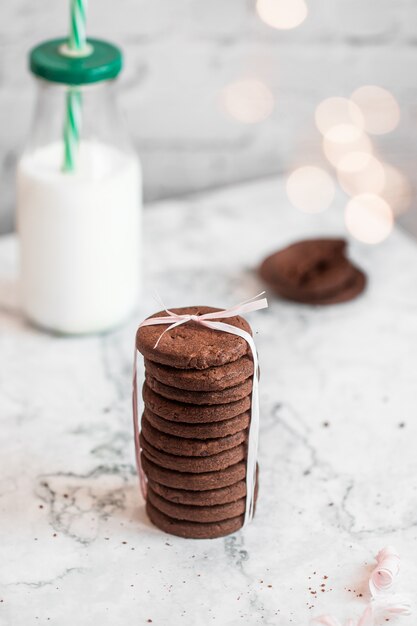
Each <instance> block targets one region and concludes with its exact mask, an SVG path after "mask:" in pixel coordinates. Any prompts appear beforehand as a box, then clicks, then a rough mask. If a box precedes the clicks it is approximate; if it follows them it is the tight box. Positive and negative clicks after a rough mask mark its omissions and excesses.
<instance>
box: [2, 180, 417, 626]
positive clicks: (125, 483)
mask: <svg viewBox="0 0 417 626" xmlns="http://www.w3.org/2000/svg"><path fill="white" fill-rule="evenodd" d="M343 203H344V200H343V198H338V199H337V200H336V202H335V204H334V206H333V207H332V209H331V210H329V211H327V212H325V213H323V214H321V215H319V216H317V215H315V216H311V215H304V214H302V213H300V212H298V211H297V210H296V209H294V208H291V207H290V206H289V205H288V202H287V201H286V199H285V193H284V189H283V185H282V183H281V182H280V180H267V181H262V182H258V183H253V184H247V185H244V186H240V187H236V188H229V189H225V190H221V191H217V192H214V193H208V194H202V195H199V196H193V197H191V198H188V199H185V200H180V201H171V202H162V203H159V204H157V205H153V206H152V207H148V209H147V210H146V212H145V218H144V229H145V236H144V258H145V267H146V271H145V281H144V290H143V297H142V300H141V304H140V307H139V310H138V311H137V312H136V313H135V315H134V316H133V318H132V319H131V320H130V321H129V322H128V323H127V324H126V325H125V326H124V327H123V328H120V329H118V330H116V331H114V332H111V333H108V334H105V335H101V336H90V337H76V338H65V337H57V336H52V335H47V334H43V333H41V332H38V331H37V330H35V329H34V328H32V327H30V326H29V325H27V324H26V323H25V321H24V320H23V318H22V316H21V314H20V312H19V307H18V300H17V288H16V273H17V271H16V266H17V264H16V257H17V249H16V241H15V239H14V237H8V238H4V239H2V240H0V420H1V428H0V450H1V453H0V624H1V625H2V626H3V625H6V626H31V625H35V624H51V625H52V624H55V625H57V626H70V625H71V626H73V625H74V624H76V625H77V626H91V624H94V623H96V624H100V626H110V625H111V626H114V625H117V626H119V625H127V624H135V625H140V624H148V623H152V624H155V625H157V626H171V625H175V626H177V625H178V624H183V625H184V626H199V625H207V624H218V625H220V626H229V625H233V626H234V625H235V624H245V625H246V624H247V625H250V626H253V625H255V624H264V625H271V626H272V625H274V626H288V625H289V624H296V625H297V626H302V625H304V624H308V623H309V620H310V619H311V618H312V617H313V616H315V615H319V614H322V613H330V612H331V613H332V614H335V615H336V616H337V617H338V618H339V619H340V620H341V621H343V620H346V619H347V618H349V617H357V616H358V615H359V614H360V613H361V611H362V610H363V607H364V606H365V604H366V601H367V596H368V592H367V589H366V583H365V581H366V576H367V575H369V568H370V567H371V564H372V563H373V562H374V555H375V553H376V552H377V551H378V550H379V549H380V548H382V547H383V546H385V545H389V544H392V545H394V546H396V547H397V549H398V550H399V551H400V553H401V555H402V571H403V575H402V578H401V580H400V582H399V589H400V590H401V591H404V592H407V593H411V595H412V594H413V593H414V595H415V589H416V581H417V453H416V441H417V420H416V400H417V391H416V389H417V388H416V374H417V349H416V348H417V345H416V340H417V287H416V286H417V245H416V243H415V242H414V241H413V240H412V239H410V238H408V236H407V235H405V234H404V233H402V232H401V231H395V232H393V234H392V235H391V236H390V237H389V239H388V240H387V241H386V242H384V243H383V244H381V245H378V246H367V245H365V244H360V243H357V242H354V241H352V242H351V248H350V249H351V256H352V257H353V258H354V259H355V260H356V261H357V263H358V264H360V265H361V266H362V267H363V268H364V269H365V270H366V271H367V273H368V274H369V277H370V282H369V288H368V290H367V292H366V294H365V295H363V296H362V297H361V298H359V299H358V300H356V301H355V302H352V303H349V304H344V305H338V306H333V307H328V308H320V307H317V308H315V307H309V306H301V305H294V304H290V303H286V302H282V301H279V300H277V299H273V298H272V299H271V300H270V308H269V309H268V310H266V311H261V312H258V313H255V314H253V315H252V316H251V320H250V321H251V323H252V326H253V327H254V329H256V332H257V334H256V341H257V345H258V350H259V355H260V362H261V372H262V379H261V431H260V465H261V492H260V497H259V502H258V509H257V515H256V518H255V520H254V522H253V523H252V524H251V525H250V526H248V527H247V528H246V529H245V530H244V532H238V533H236V534H235V535H232V536H230V537H227V538H225V539H218V540H213V541H193V540H184V539H179V538H176V537H172V536H169V535H166V534H164V533H162V532H160V531H159V530H158V529H156V528H154V527H152V526H151V525H150V523H149V522H148V520H147V518H146V515H145V512H144V507H143V501H142V499H141V496H140V494H139V490H138V484H137V479H136V476H135V469H134V450H133V439H132V418H131V399H130V392H131V366H132V356H133V341H134V333H135V328H136V326H137V324H138V322H139V321H140V320H141V319H143V317H145V316H146V315H147V314H150V313H151V312H153V311H154V310H155V309H156V308H157V307H158V305H157V304H155V302H154V300H153V297H152V293H153V290H155V289H156V290H157V291H158V292H159V294H160V295H161V296H162V298H163V300H164V302H165V303H166V304H167V305H168V306H175V305H177V306H181V305H185V304H210V305H215V306H230V305H232V304H235V303H237V302H240V301H242V300H244V299H246V298H247V297H251V296H252V295H255V294H256V293H258V292H259V291H260V290H261V285H260V283H259V281H258V279H257V278H256V275H255V273H254V267H256V264H257V263H258V262H259V261H260V260H261V258H262V257H263V256H264V255H265V254H266V253H268V252H270V251H272V250H274V249H276V248H278V247H280V246H282V245H284V244H286V243H288V242H291V241H292V240H295V239H297V238H301V237H304V236H314V235H315V234H324V235H326V234H331V235H333V234H342V235H346V233H345V229H344V226H343V217H342V208H343ZM110 297H111V294H110ZM325 577H327V578H325ZM323 584H324V587H322V585H323ZM321 589H323V591H321ZM314 592H317V593H314ZM361 594H362V596H361ZM415 620H416V617H405V618H402V620H401V624H403V625H404V626H411V625H414V624H415V623H416V621H415Z"/></svg>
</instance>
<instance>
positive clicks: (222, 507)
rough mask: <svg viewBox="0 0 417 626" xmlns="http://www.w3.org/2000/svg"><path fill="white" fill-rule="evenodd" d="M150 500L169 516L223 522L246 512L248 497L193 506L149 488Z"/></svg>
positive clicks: (204, 521)
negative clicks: (178, 501)
mask: <svg viewBox="0 0 417 626" xmlns="http://www.w3.org/2000/svg"><path fill="white" fill-rule="evenodd" d="M147 498H148V502H150V503H151V504H152V505H153V506H154V507H155V508H156V509H158V511H160V512H161V513H165V515H168V516H169V517H172V518H174V519H178V520H187V521H189V522H200V523H206V522H221V521H223V520H225V519H230V518H231V517H236V516H237V515H242V514H243V513H244V512H245V504H246V498H240V500H236V501H235V502H229V503H227V504H215V505H213V506H191V505H188V504H174V503H173V502H169V500H164V498H161V496H159V495H158V494H157V493H154V492H153V491H152V489H148V496H147Z"/></svg>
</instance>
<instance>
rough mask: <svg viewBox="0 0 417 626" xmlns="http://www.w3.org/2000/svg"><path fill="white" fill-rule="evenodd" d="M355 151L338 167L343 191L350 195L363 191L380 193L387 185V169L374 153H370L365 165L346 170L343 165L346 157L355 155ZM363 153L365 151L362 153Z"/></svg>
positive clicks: (338, 176)
mask: <svg viewBox="0 0 417 626" xmlns="http://www.w3.org/2000/svg"><path fill="white" fill-rule="evenodd" d="M354 154H357V153H354V152H351V153H349V154H347V155H346V157H345V158H344V159H342V160H341V162H340V167H338V168H337V179H338V181H339V184H340V186H341V188H342V189H343V191H345V192H346V193H347V194H349V195H350V196H356V195H357V194H362V193H367V192H369V193H374V194H379V193H381V192H382V190H383V189H384V186H385V169H384V166H383V165H382V163H381V162H380V161H379V160H378V159H377V158H376V157H374V156H373V155H372V154H370V155H368V160H367V162H366V163H365V165H364V166H363V167H361V168H358V169H356V170H350V171H346V169H343V167H342V166H343V165H344V163H345V161H346V159H349V157H350V158H352V157H353V155H354ZM362 155H363V153H362Z"/></svg>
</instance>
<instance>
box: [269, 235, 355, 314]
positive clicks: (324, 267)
mask: <svg viewBox="0 0 417 626" xmlns="http://www.w3.org/2000/svg"><path fill="white" fill-rule="evenodd" d="M345 251H346V242H345V241H343V240H342V239H312V240H307V241H300V242H297V243H295V244H292V245H291V246H288V247H287V248H284V249H283V250H280V251H279V252H276V253H274V254H272V255H270V256H269V257H268V258H266V259H265V260H264V261H263V262H262V264H261V266H260V268H259V274H260V276H261V277H262V278H263V280H265V282H267V283H268V284H269V285H270V286H271V288H272V289H273V290H274V291H275V292H276V293H277V294H278V295H280V296H281V297H283V298H286V299H288V300H294V301H296V302H302V303H305V304H330V303H336V302H344V301H346V300H348V299H351V298H353V297H354V296H356V295H357V294H358V293H360V291H362V290H363V288H364V286H365V280H364V275H363V274H362V272H360V271H359V270H358V269H357V268H355V267H354V266H353V265H352V264H351V262H350V261H349V260H348V259H347V258H346V256H345Z"/></svg>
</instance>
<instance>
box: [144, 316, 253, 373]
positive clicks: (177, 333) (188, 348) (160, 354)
mask: <svg viewBox="0 0 417 626" xmlns="http://www.w3.org/2000/svg"><path fill="white" fill-rule="evenodd" d="M172 311H173V313H179V314H185V315H201V314H204V313H211V312H214V311H221V309H214V308H212V307H207V306H191V307H182V308H179V309H172ZM166 315H167V313H166V311H159V312H158V313H155V314H154V315H151V318H152V317H163V316H166ZM217 321H220V322H221V321H223V322H226V323H227V324H231V325H232V326H236V327H237V328H240V329H242V330H245V331H246V332H248V333H251V328H250V326H249V324H248V323H247V322H246V320H244V319H243V318H242V317H240V316H235V317H229V318H225V319H217V320H216V322H217ZM168 326H169V325H168V324H166V325H165V324H161V325H159V324H158V325H155V326H142V327H140V328H138V331H137V333H136V347H137V349H138V350H139V352H141V353H142V354H143V355H144V357H145V358H147V359H151V360H152V361H156V362H157V363H162V364H165V365H170V366H172V367H179V368H185V369H189V368H192V369H205V368H207V367H213V366H218V365H224V364H225V363H231V362H233V361H237V359H240V358H241V357H242V356H245V355H246V354H250V348H249V345H248V343H247V342H246V341H245V340H244V339H243V338H242V337H238V336H237V335H232V334H231V333H225V332H220V331H218V330H214V329H211V328H207V327H206V326H202V325H201V324H198V323H196V322H187V323H185V324H182V325H181V326H177V327H176V328H173V329H172V330H170V331H169V332H167V333H165V335H164V336H163V337H162V339H161V340H160V341H159V343H158V346H156V347H155V345H156V343H157V341H158V339H159V338H160V336H161V334H162V333H163V331H164V330H165V329H166V328H168Z"/></svg>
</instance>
